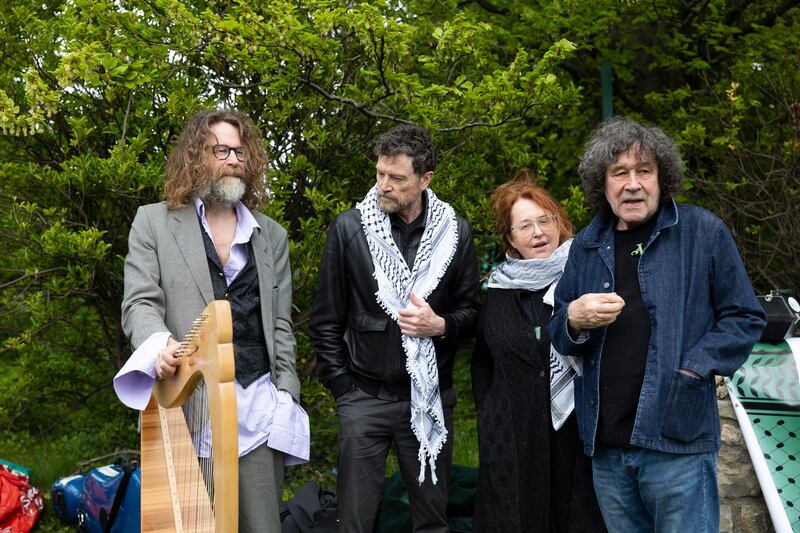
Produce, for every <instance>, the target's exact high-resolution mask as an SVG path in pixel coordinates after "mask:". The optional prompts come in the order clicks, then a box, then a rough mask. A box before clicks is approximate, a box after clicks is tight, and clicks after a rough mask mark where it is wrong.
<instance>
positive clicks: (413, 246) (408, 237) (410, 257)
mask: <svg viewBox="0 0 800 533" xmlns="http://www.w3.org/2000/svg"><path fill="white" fill-rule="evenodd" d="M427 196H428V195H427V194H424V193H423V195H422V212H421V213H420V214H419V216H417V218H415V219H414V220H412V221H411V222H408V223H406V221H405V220H403V219H402V218H400V217H399V216H398V215H396V214H391V215H389V221H390V222H391V225H392V238H393V239H394V242H395V244H397V248H398V249H399V250H400V253H401V254H402V255H403V259H405V260H406V264H407V265H408V269H409V270H413V269H414V260H415V259H416V258H417V249H418V248H419V243H420V242H421V241H422V234H423V233H424V232H425V213H426V211H427V209H426V208H427V206H428V198H427Z"/></svg>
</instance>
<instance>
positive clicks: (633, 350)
mask: <svg viewBox="0 0 800 533" xmlns="http://www.w3.org/2000/svg"><path fill="white" fill-rule="evenodd" d="M657 219H658V213H656V214H654V215H653V216H652V217H650V220H648V221H647V222H645V223H644V224H641V225H639V226H637V227H635V228H633V229H629V230H614V263H615V272H614V279H615V288H614V290H615V292H616V293H617V294H618V295H620V296H621V297H622V299H623V300H625V307H623V308H622V312H621V313H620V315H619V316H618V317H617V320H615V321H614V322H613V323H612V324H611V325H610V326H608V328H607V329H606V337H605V342H604V344H603V354H602V356H601V358H600V419H599V421H598V425H597V442H598V444H601V445H603V446H613V447H623V448H627V447H630V441H631V433H632V432H633V423H634V420H635V419H636V408H637V407H638V405H639V393H640V392H641V390H642V382H643V381H644V371H645V365H646V364H647V346H648V344H649V343H650V316H649V315H648V314H647V310H646V309H645V308H644V303H643V302H642V291H641V290H640V288H639V274H638V267H639V258H640V257H641V255H642V252H643V249H644V247H645V245H647V242H648V241H649V240H650V234H651V233H652V232H653V228H654V227H655V224H656V220H657Z"/></svg>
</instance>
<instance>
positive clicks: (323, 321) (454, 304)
mask: <svg viewBox="0 0 800 533" xmlns="http://www.w3.org/2000/svg"><path fill="white" fill-rule="evenodd" d="M457 220H458V249H457V250H456V254H455V256H454V257H453V259H452V261H451V262H450V265H449V266H448V268H447V271H446V272H445V274H444V276H443V277H442V279H441V280H440V281H439V285H438V286H437V287H436V289H435V290H434V291H433V292H432V293H431V294H430V296H429V297H428V299H427V301H428V304H430V306H431V308H432V309H433V311H434V312H435V313H436V314H438V315H439V316H441V317H442V318H444V320H445V323H446V327H445V334H444V336H442V337H438V338H434V339H433V343H434V346H435V347H436V357H437V360H438V363H439V386H440V390H442V391H445V390H447V389H449V388H450V387H451V386H452V384H453V360H454V357H455V352H456V347H457V343H458V341H460V340H462V339H464V338H467V337H471V336H472V335H474V326H475V322H476V320H477V317H478V310H479V307H480V295H479V290H480V281H479V274H478V261H477V258H476V255H475V246H474V245H473V243H472V230H471V229H470V227H469V224H468V223H467V222H466V221H465V220H464V219H462V218H461V217H457ZM373 272H374V269H373V267H372V257H371V255H370V252H369V246H368V245H367V239H366V237H365V236H364V231H363V229H362V227H361V214H360V213H359V212H358V210H356V209H350V210H348V211H345V212H344V213H342V214H340V215H339V216H338V217H337V218H336V220H334V222H333V224H332V225H331V228H330V230H329V232H328V241H327V243H326V244H325V251H324V253H323V256H322V263H321V264H320V269H319V278H318V280H317V289H316V293H315V295H314V304H313V308H312V311H311V321H310V325H311V331H310V333H311V344H312V346H313V347H314V350H315V351H316V354H317V371H318V372H319V377H320V380H322V383H323V384H324V385H325V386H326V387H328V388H329V389H330V390H331V392H333V395H334V396H336V397H338V396H339V395H341V394H342V393H344V392H346V391H348V390H350V389H351V388H352V387H353V385H357V386H358V388H360V389H361V390H363V391H365V392H368V393H370V394H372V395H374V396H377V397H379V398H383V399H387V400H407V399H408V398H409V394H410V383H409V377H408V372H407V371H406V368H405V362H406V356H405V353H404V352H403V347H402V345H401V341H400V327H399V326H398V325H397V323H396V322H395V321H394V320H392V319H391V318H390V317H389V316H388V315H387V314H386V313H385V312H384V311H383V309H381V307H380V305H378V302H377V300H376V296H375V293H376V292H377V290H378V283H377V281H375V278H374V276H373Z"/></svg>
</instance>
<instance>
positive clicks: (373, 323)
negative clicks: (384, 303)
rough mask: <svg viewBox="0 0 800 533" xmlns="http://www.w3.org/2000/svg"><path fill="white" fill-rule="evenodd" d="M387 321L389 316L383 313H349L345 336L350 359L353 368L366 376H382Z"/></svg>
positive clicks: (385, 351) (384, 362)
mask: <svg viewBox="0 0 800 533" xmlns="http://www.w3.org/2000/svg"><path fill="white" fill-rule="evenodd" d="M388 323H389V317H388V316H386V315H383V314H381V315H378V314H373V313H366V312H364V311H352V312H351V313H350V319H349V324H348V328H347V329H348V331H347V337H346V341H347V345H348V348H349V349H350V359H351V361H352V363H353V366H354V367H355V369H356V370H357V371H359V372H360V373H362V374H364V375H366V376H368V377H371V378H375V379H380V378H382V377H383V374H384V369H385V364H386V359H387V357H386V354H387V351H388V348H387V346H386V343H387V340H388V338H387V334H386V331H387V329H388V328H387V325H388Z"/></svg>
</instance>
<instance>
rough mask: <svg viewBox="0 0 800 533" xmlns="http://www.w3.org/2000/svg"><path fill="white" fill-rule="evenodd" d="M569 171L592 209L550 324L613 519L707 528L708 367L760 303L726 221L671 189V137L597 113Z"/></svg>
mask: <svg viewBox="0 0 800 533" xmlns="http://www.w3.org/2000/svg"><path fill="white" fill-rule="evenodd" d="M578 171H579V172H580V174H581V175H582V176H583V183H584V190H585V193H586V197H587V200H588V201H589V203H590V204H591V205H592V206H593V207H594V208H595V209H596V210H597V215H596V216H595V218H594V219H593V220H592V221H591V223H590V224H589V225H588V226H587V227H586V228H584V229H583V230H582V231H581V232H580V233H578V235H577V236H576V237H575V241H574V244H573V246H572V250H571V251H570V257H569V259H568V261H567V266H566V269H565V271H564V276H563V277H562V278H561V280H560V282H559V284H558V288H557V290H556V301H555V307H554V313H553V318H552V321H551V322H550V336H551V339H552V342H553V346H554V347H555V348H556V349H557V350H558V351H559V352H560V353H562V354H565V355H571V356H578V357H581V358H582V359H583V376H581V377H579V378H578V379H577V380H576V383H575V403H576V410H577V414H578V423H579V427H580V433H581V438H582V440H583V443H584V451H585V452H586V454H587V455H590V456H592V466H593V472H594V486H595V491H596V492H597V497H598V501H599V503H600V507H601V510H602V512H603V517H604V519H605V522H606V525H607V526H608V527H609V529H610V530H612V531H624V532H626V533H630V532H635V531H653V530H655V531H692V532H700V531H709V532H716V531H718V530H719V494H718V491H717V466H716V461H717V451H718V450H719V446H720V426H719V414H718V412H717V403H716V395H715V382H714V376H715V375H723V376H727V375H731V374H732V373H733V372H734V371H735V370H736V369H737V368H738V367H739V366H740V365H741V364H742V363H743V362H744V360H745V359H746V358H747V356H748V354H749V353H750V350H751V349H752V346H753V344H754V343H755V342H756V341H757V340H758V338H759V335H760V333H761V330H762V329H763V328H764V325H765V323H766V322H765V314H764V311H763V309H762V308H761V306H760V304H759V303H758V301H757V300H756V298H755V295H754V293H753V289H752V286H751V284H750V280H749V278H748V277H747V273H746V272H745V269H744V265H743V263H742V260H741V257H740V256H739V253H738V251H737V249H736V244H735V242H734V241H733V238H732V237H731V234H730V232H729V231H728V229H727V228H726V227H725V225H724V224H723V223H722V221H721V220H720V219H719V218H717V217H716V216H714V215H713V214H711V213H709V212H708V211H705V210H703V209H700V208H698V207H694V206H688V205H678V204H676V203H675V201H674V200H673V199H672V198H673V196H674V194H675V193H676V191H677V190H678V189H679V187H680V185H681V182H682V179H683V168H682V162H681V159H680V156H679V154H678V151H677V148H676V146H675V143H674V142H673V141H672V140H670V139H669V138H668V137H667V136H666V135H665V134H664V132H663V131H661V130H660V129H658V128H656V127H646V126H643V125H641V124H638V123H636V122H634V121H631V120H627V119H622V118H617V119H612V120H610V121H608V122H606V123H604V124H602V125H601V126H600V127H599V128H598V129H597V130H596V131H595V132H594V134H593V135H592V138H591V140H590V141H589V143H588V144H587V146H586V151H585V153H584V155H583V157H582V159H581V162H580V166H579V168H578Z"/></svg>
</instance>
